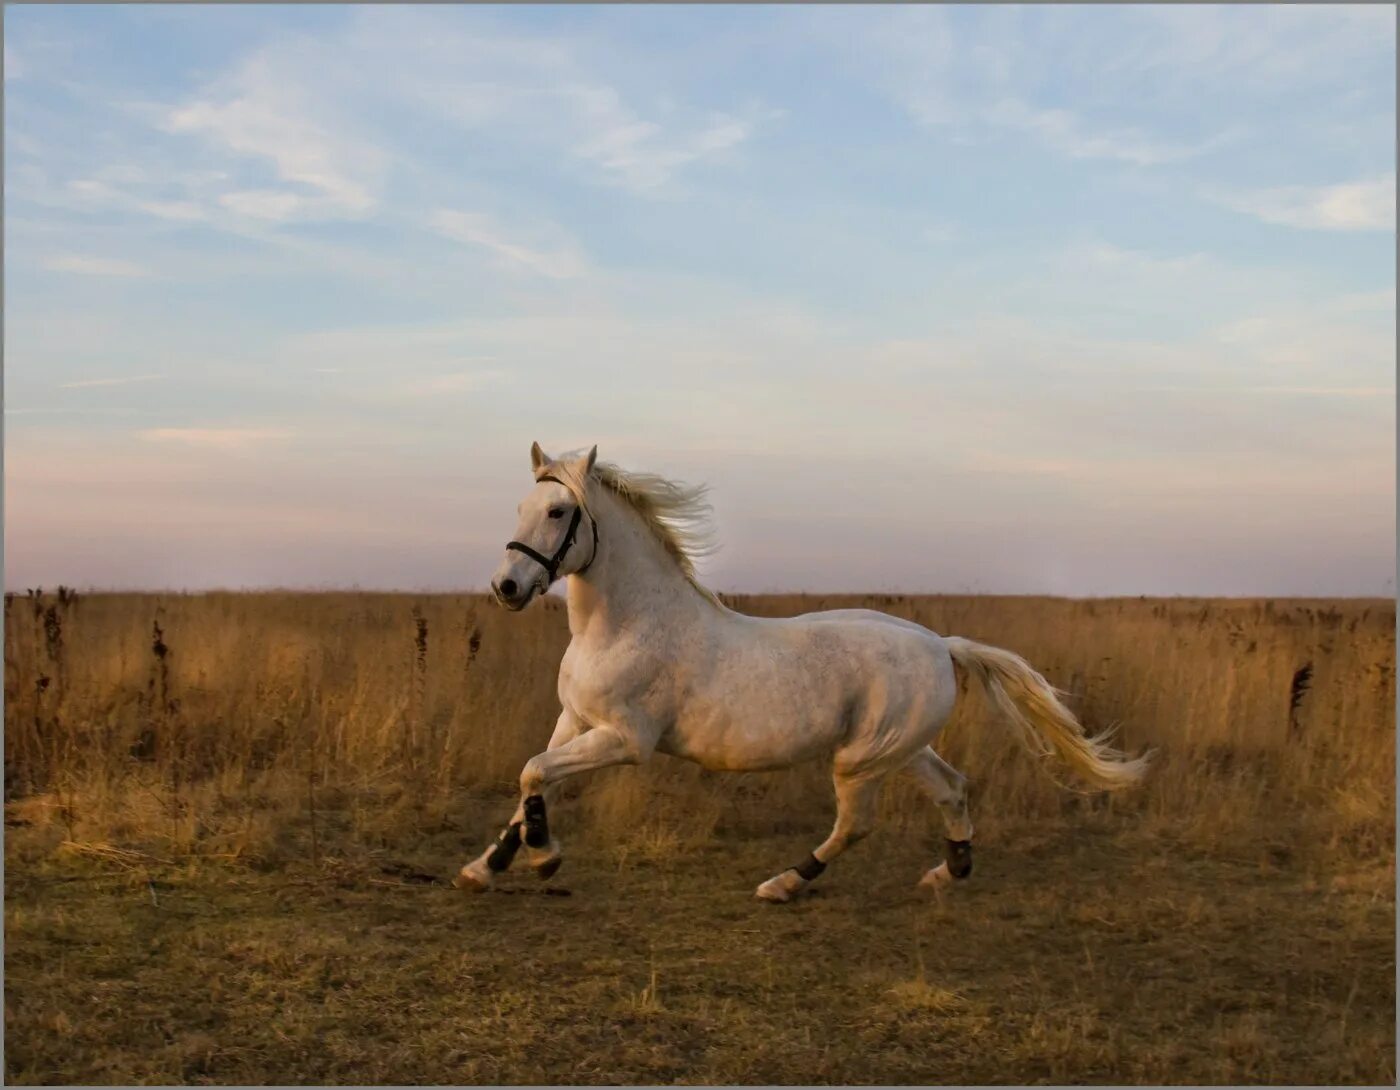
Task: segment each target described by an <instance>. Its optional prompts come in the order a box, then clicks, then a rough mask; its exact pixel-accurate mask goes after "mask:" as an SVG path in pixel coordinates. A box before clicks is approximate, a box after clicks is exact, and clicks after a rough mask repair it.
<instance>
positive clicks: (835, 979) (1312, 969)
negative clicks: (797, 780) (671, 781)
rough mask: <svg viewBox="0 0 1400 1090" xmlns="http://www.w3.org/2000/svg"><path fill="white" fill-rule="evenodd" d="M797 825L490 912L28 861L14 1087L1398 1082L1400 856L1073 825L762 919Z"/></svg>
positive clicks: (16, 925)
mask: <svg viewBox="0 0 1400 1090" xmlns="http://www.w3.org/2000/svg"><path fill="white" fill-rule="evenodd" d="M496 808H499V803H498V804H497V806H496ZM489 812H493V811H490V808H487V809H485V810H483V811H482V814H481V817H480V820H479V821H478V820H476V819H475V818H474V819H473V821H472V822H470V823H469V824H470V825H472V827H475V826H476V825H478V824H479V825H482V827H485V826H486V823H487V822H488V820H489ZM768 824H769V825H770V826H771V825H774V824H780V823H777V822H775V821H769V822H768ZM807 824H809V823H808V822H807V821H803V822H802V823H801V826H802V827H801V828H798V827H792V828H789V829H787V830H780V831H778V832H774V831H772V829H771V828H761V827H759V826H757V825H753V826H751V827H746V826H745V824H744V823H742V822H740V823H736V824H733V825H731V826H729V827H727V828H723V829H721V830H720V831H719V832H718V834H717V835H716V836H715V837H714V838H713V839H712V840H711V841H710V842H708V844H706V845H704V846H702V847H699V848H697V849H695V850H689V849H687V850H684V851H679V850H677V849H676V848H675V846H674V845H667V844H664V843H658V844H656V845H654V846H653V848H654V850H647V848H646V847H645V845H642V846H638V844H637V843H635V842H634V843H633V844H632V845H631V846H630V847H623V846H618V845H616V844H614V843H609V842H607V841H604V840H602V839H595V840H594V841H591V842H590V841H589V840H588V839H583V840H579V839H572V840H571V841H570V842H569V847H570V854H569V857H568V861H567V863H566V865H565V867H564V869H563V870H562V871H561V872H560V873H559V875H558V876H557V877H556V878H555V879H554V880H553V881H552V882H551V883H549V884H548V886H547V887H546V886H544V885H542V884H541V883H540V882H539V881H538V880H536V879H535V878H534V876H533V875H531V874H530V873H529V872H528V871H520V872H512V873H511V874H510V875H508V876H507V878H506V880H505V882H504V883H503V885H502V888H501V889H500V891H498V892H494V893H491V894H486V895H477V896H471V895H467V894H462V893H459V892H458V891H455V890H453V889H451V888H450V887H448V886H447V885H446V880H447V878H448V877H449V876H450V874H451V871H452V869H453V868H454V867H455V865H456V864H457V863H458V862H459V861H460V859H462V858H465V854H464V850H463V846H462V845H463V836H462V834H461V833H460V832H453V833H449V832H444V831H439V832H437V833H436V834H432V835H429V836H427V837H426V838H425V839H424V841H423V843H422V848H421V851H417V852H411V853H407V854H406V855H405V854H403V853H400V854H398V855H396V856H389V855H380V856H377V857H375V856H370V857H362V858H360V859H359V860H358V861H357V862H354V863H350V862H346V861H335V860H330V859H324V858H323V859H322V860H321V862H320V865H319V867H312V866H310V865H304V866H300V867H298V866H287V867H283V868H279V869H277V870H275V871H268V872H265V873H259V872H258V871H257V870H254V869H249V868H247V867H241V866H240V867H221V866H219V865H217V864H214V863H210V862H208V861H201V862H197V863H182V864H171V865H161V864H156V863H150V862H148V861H143V860H138V859H135V858H134V857H128V858H125V859H120V858H117V859H114V860H106V859H102V858H98V857H96V856H94V855H92V854H91V853H90V852H89V853H88V854H85V855H74V854H72V853H71V852H70V853H65V852H62V851H59V852H55V853H45V854H42V855H36V856H34V857H32V858H27V859H23V860H22V859H20V858H18V857H16V856H13V855H12V857H11V863H10V866H9V868H8V870H7V874H6V997H5V1019H6V1034H5V1038H6V1046H7V1048H6V1059H5V1066H6V1075H7V1081H8V1082H12V1083H128V1082H130V1083H153V1082H163V1083H245V1084H249V1083H251V1084H256V1083H264V1082H282V1083H377V1082H378V1083H545V1084H547V1083H672V1082H681V1083H714V1084H724V1083H749V1084H765V1083H766V1084H774V1083H776V1084H786V1083H855V1084H877V1083H885V1084H892V1083H893V1084H930V1083H1138V1082H1152V1083H1351V1084H1364V1083H1372V1084H1393V1082H1394V1079H1395V956H1394V955H1395V906H1394V898H1393V888H1394V869H1393V859H1392V860H1391V861H1390V862H1388V863H1383V864H1381V865H1379V866H1378V867H1377V868H1376V869H1372V870H1369V871H1356V870H1353V871H1351V872H1350V873H1347V874H1329V873H1328V872H1327V870H1326V865H1325V863H1324V864H1322V865H1321V866H1319V864H1318V863H1316V862H1315V861H1314V862H1304V861H1303V856H1301V855H1298V856H1295V855H1294V853H1293V852H1292V850H1291V849H1290V848H1289V846H1288V845H1286V844H1278V843H1273V844H1269V843H1266V842H1260V843H1254V844H1250V845H1241V846H1238V847H1237V848H1236V849H1231V848H1229V847H1228V846H1224V845H1222V846H1220V847H1218V848H1215V849H1212V850H1209V851H1202V850H1201V849H1199V848H1186V847H1183V846H1181V845H1175V846H1173V845H1171V844H1170V843H1168V842H1167V841H1165V840H1163V839H1162V838H1157V837H1153V838H1147V837H1143V836H1141V835H1138V834H1136V833H1134V832H1133V831H1132V830H1131V828H1130V827H1129V826H1127V825H1125V823H1124V821H1123V820H1121V819H1117V818H1113V819H1110V818H1109V817H1107V816H1100V815H1094V814H1085V815H1083V816H1082V817H1079V818H1076V819H1074V820H1071V821H1068V822H1063V823H1058V824H1056V825H1055V827H1053V828H1051V829H1048V830H1045V831H1043V832H1037V831H1036V830H1035V829H1034V828H1025V829H1022V830H1020V831H1017V832H1014V833H1012V832H1008V831H1002V832H1000V833H998V834H995V835H993V836H990V837H986V838H981V839H979V842H978V854H977V869H976V872H975V873H974V875H973V877H972V878H971V879H969V880H967V881H966V882H964V883H961V884H960V885H958V886H957V887H956V888H955V889H954V890H953V891H952V892H951V893H950V894H949V895H947V896H945V897H943V898H941V899H939V900H937V901H930V900H928V899H926V898H925V897H921V896H919V895H917V894H915V892H914V890H913V886H914V883H915V881H916V879H917V878H918V877H919V875H920V873H921V872H922V871H923V869H924V868H925V867H927V866H928V865H929V864H930V862H931V861H932V860H933V859H934V858H936V856H935V854H934V853H935V851H936V849H935V848H934V847H933V846H932V844H930V843H929V842H927V840H925V842H923V843H920V838H918V837H914V836H910V835H908V834H904V833H900V832H899V831H897V830H895V829H892V828H885V829H882V830H880V831H879V832H877V833H876V834H875V835H874V836H872V837H871V839H870V840H869V841H867V842H866V843H864V844H862V845H861V846H859V847H858V848H856V849H855V850H853V851H852V852H851V853H849V854H848V855H847V856H846V857H845V858H843V859H842V860H841V861H840V863H839V864H838V865H834V866H833V867H832V868H831V870H830V871H829V872H828V873H827V874H826V875H825V876H823V878H822V879H821V880H820V881H819V883H818V884H817V887H816V892H815V893H814V894H813V895H811V896H809V897H807V898H805V899H803V900H801V901H799V902H796V903H794V904H792V905H788V906H772V905H767V904H762V903H759V902H757V901H755V900H754V899H753V897H752V889H753V887H754V885H756V884H757V883H758V882H759V881H760V880H762V879H763V878H766V877H768V876H769V875H770V874H772V873H774V872H775V871H777V870H779V869H781V868H782V867H783V866H784V865H787V864H789V863H791V862H793V861H796V860H798V859H800V858H801V857H802V856H803V855H804V854H805V852H806V851H807V850H808V849H809V848H810V846H811V844H812V843H813V842H814V841H813V836H814V835H815V834H816V833H817V832H819V831H820V829H821V823H820V821H817V822H814V823H811V831H808V830H807V829H806V827H805V826H806V825H807ZM24 832H25V831H24V830H22V829H21V830H10V834H11V839H12V840H13V839H14V838H15V837H16V836H20V837H22V836H23V835H24ZM467 839H471V838H470V837H468V838H467ZM472 847H476V845H475V844H474V843H473V844H472ZM1309 858H1312V857H1309ZM546 889H549V890H551V891H552V893H550V894H546V892H545V890H546ZM566 891H567V895H564V894H565V892H566Z"/></svg>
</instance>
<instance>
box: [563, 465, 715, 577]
mask: <svg viewBox="0 0 1400 1090" xmlns="http://www.w3.org/2000/svg"><path fill="white" fill-rule="evenodd" d="M580 464H581V461H580V459H578V458H576V457H573V456H569V455H565V456H563V457H561V458H559V459H557V460H556V461H554V462H552V463H549V464H547V465H543V466H541V467H540V468H539V470H538V473H537V476H538V475H543V474H546V473H547V474H550V475H553V476H557V477H559V479H560V480H561V481H563V482H565V484H566V485H567V487H568V489H569V491H571V492H572V493H573V494H574V496H575V498H577V499H578V501H579V503H580V504H581V505H582V506H583V508H584V510H585V511H588V513H589V515H592V514H593V512H592V510H591V509H590V508H589V505H588V488H587V481H585V480H584V479H583V477H582V475H581V474H580V473H579V472H578V467H579V466H580ZM588 476H589V477H591V478H592V479H593V480H595V481H596V482H597V483H598V484H599V485H601V486H602V487H603V488H606V489H607V490H608V491H609V492H611V493H612V494H613V495H614V496H616V497H617V498H618V499H619V500H621V501H622V502H623V503H624V504H626V505H627V506H628V507H630V508H631V509H632V511H633V512H635V513H636V515H637V517H638V518H640V519H641V520H642V523H643V524H644V525H645V526H646V528H647V529H648V530H650V531H651V533H652V536H653V537H655V538H656V540H657V541H658V542H659V543H660V544H661V547H662V548H663V549H665V550H666V554H667V555H668V556H669V557H670V558H671V559H672V560H674V561H675V562H676V567H678V568H680V570H681V574H682V575H684V576H685V578H686V581H687V582H689V583H690V585H691V586H693V587H694V588H695V589H696V590H698V591H699V592H700V593H701V594H702V595H703V596H704V597H705V598H708V599H709V600H710V601H711V602H714V603H716V604H718V603H719V599H718V598H716V597H715V594H714V592H713V591H711V590H710V589H709V588H708V587H705V586H703V585H701V583H700V581H699V578H698V576H697V575H696V574H695V562H696V561H697V560H700V559H702V558H703V557H706V556H710V555H712V554H713V553H714V552H715V551H716V550H717V548H718V546H717V545H716V543H715V540H714V527H713V525H712V523H711V521H710V515H711V508H710V504H709V502H708V500H707V499H706V496H707V495H708V493H709V487H708V486H707V485H703V484H696V485H689V484H684V483H682V482H680V481H672V480H668V479H667V478H665V477H662V476H659V475H658V474H655V473H637V472H631V471H629V470H625V469H623V468H622V467H621V466H618V465H614V464H613V463H611V462H595V463H594V465H593V470H592V472H591V473H589V475H588Z"/></svg>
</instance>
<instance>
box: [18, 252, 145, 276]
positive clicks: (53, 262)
mask: <svg viewBox="0 0 1400 1090" xmlns="http://www.w3.org/2000/svg"><path fill="white" fill-rule="evenodd" d="M43 265H44V268H46V269H48V270H50V271H51V272H69V273H79V274H80V275H83V276H117V277H136V276H147V275H149V273H148V272H147V270H146V269H144V268H143V267H142V266H140V265H137V264H136V263H135V262H132V261H122V260H120V259H119V258H111V257H93V256H91V255H89V254H56V255H54V256H53V257H47V258H45V259H44V262H43Z"/></svg>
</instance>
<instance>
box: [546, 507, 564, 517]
mask: <svg viewBox="0 0 1400 1090" xmlns="http://www.w3.org/2000/svg"><path fill="white" fill-rule="evenodd" d="M549 517H550V518H552V519H561V518H563V517H564V509H563V508H562V507H551V508H550V509H549Z"/></svg>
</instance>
